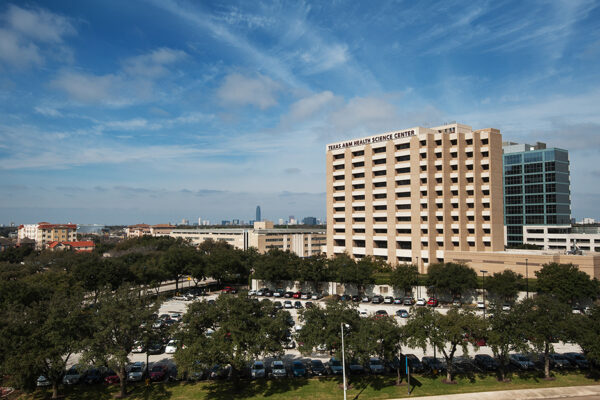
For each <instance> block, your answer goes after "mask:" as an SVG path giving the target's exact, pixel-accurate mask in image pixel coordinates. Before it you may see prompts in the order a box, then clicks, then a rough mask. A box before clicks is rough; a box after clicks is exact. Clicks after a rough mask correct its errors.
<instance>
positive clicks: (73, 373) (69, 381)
mask: <svg viewBox="0 0 600 400" xmlns="http://www.w3.org/2000/svg"><path fill="white" fill-rule="evenodd" d="M80 380H81V374H80V373H79V371H78V370H77V367H75V366H73V367H71V368H69V370H68V371H67V373H66V374H65V376H64V377H63V384H65V385H75V384H77V383H79V381H80Z"/></svg>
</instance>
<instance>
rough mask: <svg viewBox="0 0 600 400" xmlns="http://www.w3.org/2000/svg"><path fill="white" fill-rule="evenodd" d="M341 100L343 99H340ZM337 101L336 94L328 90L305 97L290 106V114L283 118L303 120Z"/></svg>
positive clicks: (289, 120)
mask: <svg viewBox="0 0 600 400" xmlns="http://www.w3.org/2000/svg"><path fill="white" fill-rule="evenodd" d="M340 100H341V99H340ZM335 101H336V96H335V95H334V94H333V93H332V92H330V91H329V90H326V91H324V92H320V93H315V94H313V95H311V96H307V97H304V98H302V99H300V100H298V101H296V102H295V103H293V104H292V105H291V106H290V111H289V114H288V115H286V116H285V117H284V118H283V119H284V120H285V121H286V122H298V121H303V120H305V119H307V118H309V117H311V116H313V115H314V114H315V113H318V112H320V111H323V110H324V109H326V107H327V106H328V105H330V104H332V103H333V102H335Z"/></svg>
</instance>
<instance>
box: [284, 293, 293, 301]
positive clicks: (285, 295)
mask: <svg viewBox="0 0 600 400" xmlns="http://www.w3.org/2000/svg"><path fill="white" fill-rule="evenodd" d="M293 295H294V292H285V293H284V294H283V297H285V298H286V299H291V298H292V296H293Z"/></svg>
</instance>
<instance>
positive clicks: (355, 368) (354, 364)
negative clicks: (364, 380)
mask: <svg viewBox="0 0 600 400" xmlns="http://www.w3.org/2000/svg"><path fill="white" fill-rule="evenodd" d="M348 369H349V370H350V373H351V374H354V375H359V374H364V373H365V367H363V365H362V364H361V363H359V362H358V360H351V361H350V365H349V366H348Z"/></svg>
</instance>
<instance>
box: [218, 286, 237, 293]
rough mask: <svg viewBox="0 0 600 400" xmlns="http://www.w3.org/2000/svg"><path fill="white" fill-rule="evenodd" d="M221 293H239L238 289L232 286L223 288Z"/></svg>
mask: <svg viewBox="0 0 600 400" xmlns="http://www.w3.org/2000/svg"><path fill="white" fill-rule="evenodd" d="M221 293H223V294H229V293H237V290H236V291H234V289H233V288H232V287H231V286H225V287H224V288H223V289H221Z"/></svg>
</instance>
